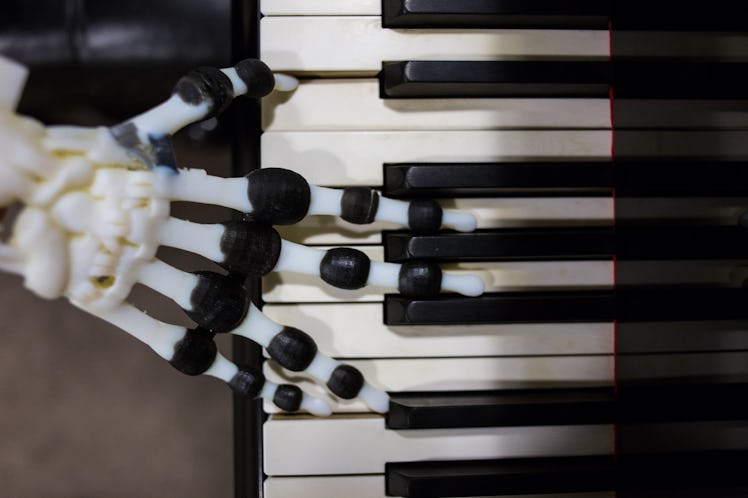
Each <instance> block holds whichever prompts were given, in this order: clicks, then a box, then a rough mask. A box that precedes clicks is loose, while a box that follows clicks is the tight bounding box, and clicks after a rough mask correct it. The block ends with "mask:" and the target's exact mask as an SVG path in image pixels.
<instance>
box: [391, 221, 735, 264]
mask: <svg viewBox="0 0 748 498" xmlns="http://www.w3.org/2000/svg"><path fill="white" fill-rule="evenodd" d="M746 239H748V233H747V234H746ZM614 254H615V239H614V237H613V228H612V227H591V228H587V227H584V228H548V229H545V228H544V229H537V228H508V229H496V230H485V231H483V230H481V231H477V232H473V233H438V234H429V235H416V234H411V233H404V232H385V234H384V258H385V261H389V262H393V263H400V262H403V261H407V260H433V261H512V260H522V261H529V260H555V261H559V260H577V259H608V258H612V257H613V255H614ZM747 254H748V253H747Z"/></svg>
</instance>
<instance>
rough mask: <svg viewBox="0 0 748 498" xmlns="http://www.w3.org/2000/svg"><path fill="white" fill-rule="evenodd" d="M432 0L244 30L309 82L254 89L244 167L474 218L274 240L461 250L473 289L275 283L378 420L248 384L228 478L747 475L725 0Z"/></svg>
mask: <svg viewBox="0 0 748 498" xmlns="http://www.w3.org/2000/svg"><path fill="white" fill-rule="evenodd" d="M437 4H438V2H433V1H432V2H429V1H425V0H423V1H403V2H398V1H390V0H385V1H384V2H382V3H381V6H380V2H378V1H376V2H373V1H372V2H367V1H360V2H308V1H307V2H298V1H293V0H288V1H282V0H275V1H271V0H266V1H265V2H262V4H261V8H262V13H263V14H264V16H265V17H264V18H263V19H262V20H260V21H259V38H260V39H259V47H260V49H259V52H257V53H258V54H259V55H260V57H261V58H262V59H263V60H265V62H267V63H268V64H269V65H270V66H271V67H272V68H273V69H274V70H279V71H285V72H290V73H292V74H296V75H299V76H301V77H302V78H303V79H302V84H301V86H300V88H299V89H298V91H297V92H296V93H295V94H294V95H293V96H291V97H290V98H286V99H284V100H282V101H279V100H274V99H273V98H272V97H270V98H267V99H265V100H264V101H263V103H262V116H261V117H258V118H257V122H258V123H257V125H258V127H259V126H261V128H262V130H264V132H263V134H262V136H261V137H260V138H259V144H260V146H261V157H259V158H258V161H259V164H260V166H278V165H282V166H283V167H287V168H290V169H293V170H295V171H298V172H299V173H301V174H303V175H304V176H306V177H307V178H308V179H310V181H312V182H313V183H318V184H321V185H328V186H340V187H342V186H348V185H368V186H374V187H377V188H380V189H381V190H382V192H383V194H384V195H388V196H391V197H399V198H413V197H420V196H424V197H428V196H434V197H438V198H440V199H441V200H442V203H443V204H444V205H446V206H449V207H459V208H466V209H473V210H474V211H475V212H476V213H477V214H478V216H479V220H480V221H479V230H478V232H476V233H475V234H469V235H463V234H454V233H441V234H438V235H435V236H417V235H413V234H410V233H406V232H402V231H392V227H388V226H381V227H376V230H369V229H364V230H362V229H361V228H359V227H353V226H351V225H349V224H345V223H341V222H339V221H335V220H327V219H321V220H315V221H311V220H310V221H309V223H302V224H301V225H299V226H294V227H289V228H287V229H284V231H283V236H284V237H286V238H289V239H290V240H294V241H296V242H303V243H307V244H314V245H320V246H334V245H339V244H346V245H354V246H357V247H358V248H359V249H361V250H363V251H364V252H366V253H367V254H369V255H370V256H371V257H372V258H374V259H380V260H386V261H404V260H409V259H429V260H435V261H439V262H440V263H443V264H444V265H445V266H447V267H451V268H456V269H465V270H468V269H469V270H470V271H477V272H479V273H481V275H482V276H483V277H484V280H485V281H486V283H487V285H488V293H487V294H486V295H485V296H484V297H482V298H478V299H461V298H456V297H453V296H443V297H441V298H439V299H430V300H411V299H405V298H402V297H400V296H397V295H384V294H383V293H382V292H377V289H368V290H366V291H361V292H354V293H345V294H344V293H339V292H336V291H334V290H333V289H331V288H327V287H319V283H318V282H316V281H313V280H310V279H306V278H299V277H295V276H286V275H284V276H282V277H276V276H274V277H272V278H267V279H265V281H264V282H263V283H262V286H261V292H258V296H257V297H258V299H261V300H262V302H264V303H265V306H264V310H265V312H266V313H268V314H269V315H270V316H271V317H273V318H275V319H277V320H281V321H284V322H285V323H289V324H290V325H292V326H297V327H302V326H303V327H305V330H307V331H309V332H310V334H312V335H313V336H314V337H315V338H316V339H317V340H318V342H319V345H320V349H321V350H322V351H325V352H326V353H328V354H330V355H332V356H334V357H337V358H345V359H346V361H350V362H351V363H352V364H354V365H355V366H357V367H359V368H360V369H361V370H362V372H364V374H365V375H366V377H367V378H368V379H370V380H371V381H372V382H373V383H374V384H375V385H378V386H381V387H383V388H385V389H387V390H388V391H390V392H391V394H392V403H391V410H390V413H389V414H388V415H387V416H385V417H384V418H382V417H379V416H375V415H371V414H367V413H366V410H365V409H364V407H363V406H362V405H361V404H360V403H358V402H355V401H354V402H338V404H337V405H336V406H337V408H336V412H337V413H336V414H335V415H333V416H332V417H330V418H328V419H317V418H311V417H306V416H288V415H283V414H278V413H273V410H272V408H271V407H269V406H266V407H265V408H266V409H267V410H268V411H269V412H271V413H270V415H269V416H263V415H260V414H259V409H260V408H259V406H257V404H255V405H254V406H250V405H242V406H243V407H242V406H240V407H239V408H238V415H239V417H245V416H247V414H248V412H250V414H253V415H255V419H254V420H253V421H252V422H251V424H255V423H259V422H261V421H264V424H263V425H262V427H259V426H257V425H250V424H248V422H247V419H244V418H240V420H238V426H237V427H238V429H239V432H238V435H239V436H240V438H243V439H240V440H239V441H238V442H237V445H238V446H237V447H238V448H239V453H238V455H239V457H240V458H239V460H238V462H237V464H238V468H237V472H238V473H239V481H238V486H237V491H238V495H239V496H265V497H266V498H277V497H287V496H302V495H303V496H315V497H316V496H319V497H323V496H324V497H332V496H341V497H342V496H357V497H366V498H368V497H371V498H375V497H376V498H379V497H383V496H385V495H386V496H410V497H430V496H486V495H491V496H508V495H528V494H544V495H545V494H548V493H551V494H553V495H556V496H562V495H563V496H582V495H584V496H587V493H589V496H595V497H598V496H614V495H615V494H616V493H617V495H620V496H686V495H689V496H690V495H691V493H695V494H693V496H703V495H704V493H706V494H708V495H709V496H739V495H741V494H744V493H745V490H746V488H745V486H746V484H747V483H746V478H745V477H743V475H744V473H742V472H741V471H740V468H739V465H738V464H737V462H740V461H741V459H742V458H744V457H745V451H746V450H748V439H746V415H747V414H746V410H745V409H744V408H743V406H742V404H741V402H740V400H741V398H742V396H743V395H744V394H745V393H748V385H746V384H745V382H746V380H747V378H746V373H748V367H746V365H748V362H746V359H748V358H746V353H745V351H746V349H747V348H746V346H748V328H747V327H746V325H748V321H747V319H748V312H746V311H745V310H746V307H745V306H743V305H742V303H744V302H745V300H746V298H748V293H746V291H745V290H744V289H743V281H744V280H745V277H746V274H745V263H746V259H747V258H746V255H747V254H748V253H747V252H746V251H745V249H748V234H746V232H745V229H744V228H743V225H745V223H743V224H742V225H741V220H742V219H743V218H744V216H743V213H744V212H745V211H746V208H747V207H748V206H747V205H746V203H745V200H744V199H745V195H746V189H747V187H746V185H748V183H747V182H746V181H745V180H746V179H748V173H745V163H744V162H743V161H745V159H746V155H747V154H746V152H748V146H747V145H746V143H748V141H746V138H748V136H746V133H745V131H744V130H745V129H746V125H747V124H748V119H746V113H745V109H746V100H745V99H746V85H745V83H746V77H745V76H746V75H748V66H746V65H745V64H744V61H745V59H746V56H747V55H748V39H746V37H745V36H744V35H743V34H742V33H739V32H736V31H738V30H739V29H742V25H743V24H742V21H741V22H739V21H738V19H739V18H740V16H738V15H737V12H736V11H735V10H734V8H732V7H731V6H730V4H729V3H727V2H717V5H715V8H714V9H713V10H711V11H709V12H707V13H704V12H703V11H700V12H698V13H697V14H696V13H691V12H688V11H686V9H684V8H683V7H682V6H680V5H678V4H676V3H674V2H660V3H659V4H658V5H655V6H652V5H649V4H645V3H644V2H627V3H626V5H625V6H624V2H616V3H615V4H609V3H605V2H585V1H578V2H564V3H563V5H560V4H558V3H557V2H542V1H539V2H530V3H528V2H516V3H515V2H491V1H475V2H454V3H452V4H448V6H447V7H443V8H442V11H441V12H440V10H439V9H438V8H434V6H435V5H437ZM442 4H444V3H443V2H442ZM444 5H447V4H444ZM502 8H504V9H506V11H503V12H501V13H499V14H497V15H490V14H489V13H488V12H495V11H496V10H498V11H501V9H502ZM336 9H337V10H336ZM381 9H383V10H384V16H383V17H384V19H382V17H380V12H381ZM409 9H410V10H409ZM450 9H454V11H453V12H451V13H450V12H444V11H445V10H446V11H449V10H450ZM471 9H473V10H474V11H473V12H472V13H471V12H470V11H471ZM481 9H487V10H481ZM492 9H493V10H492ZM512 9H514V10H512ZM611 12H612V13H613V14H612V21H610V19H611ZM644 13H646V14H644ZM609 21H610V24H609ZM383 23H384V26H385V27H383V26H382V24H383ZM611 26H612V28H613V29H612V31H610V29H609V28H610V27H611ZM658 30H659V31H658ZM255 48H256V47H255ZM611 55H612V58H611ZM444 61H449V62H444ZM259 121H261V125H260V124H259ZM237 346H239V345H237ZM243 354H244V353H243V352H242V351H241V350H240V351H239V357H240V358H242V357H244V356H242V355H243ZM254 354H255V359H258V354H259V353H258V352H257V351H255V352H254ZM245 358H246V357H245ZM266 373H267V374H268V375H269V376H270V377H271V378H293V379H294V380H301V381H302V382H304V381H303V379H296V378H295V377H294V374H293V373H291V372H284V371H280V370H272V369H270V368H266ZM305 387H306V388H309V389H311V390H314V386H313V385H312V384H311V383H306V384H305ZM334 401H339V400H334ZM240 405H241V404H240ZM247 436H249V437H247ZM260 441H262V451H261V452H258V453H255V456H256V459H254V460H252V459H251V458H247V457H248V455H249V454H250V453H252V449H253V448H255V446H254V445H257V444H258V443H259V442H260ZM245 458H246V460H245ZM263 479H264V482H263ZM697 490H698V491H697ZM263 493H264V494H263ZM647 493H649V494H647Z"/></svg>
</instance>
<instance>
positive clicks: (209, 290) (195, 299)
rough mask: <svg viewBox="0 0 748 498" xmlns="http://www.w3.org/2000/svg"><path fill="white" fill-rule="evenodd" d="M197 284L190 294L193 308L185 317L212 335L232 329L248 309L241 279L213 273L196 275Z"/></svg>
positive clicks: (247, 296) (247, 299) (246, 296)
mask: <svg viewBox="0 0 748 498" xmlns="http://www.w3.org/2000/svg"><path fill="white" fill-rule="evenodd" d="M196 275H197V276H198V281H197V285H195V288H194V289H193V290H192V294H191V295H190V304H191V305H192V309H190V310H185V311H186V313H187V315H188V316H189V317H190V318H192V319H193V320H194V321H195V323H197V324H198V325H200V326H201V327H203V328H205V329H208V330H210V331H211V332H214V333H222V332H230V331H232V330H234V329H235V328H236V327H237V326H238V325H239V324H240V323H241V322H242V320H244V317H246V316H247V311H248V309H249V294H248V292H247V289H245V287H244V282H243V279H242V278H241V277H238V276H235V275H228V276H225V275H221V274H219V273H213V272H207V271H206V272H196Z"/></svg>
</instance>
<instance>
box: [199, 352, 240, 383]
mask: <svg viewBox="0 0 748 498" xmlns="http://www.w3.org/2000/svg"><path fill="white" fill-rule="evenodd" d="M238 371H239V367H237V366H236V365H235V364H234V363H232V362H231V361H229V360H228V359H227V358H226V357H225V356H223V355H222V354H220V353H217V354H216V358H215V360H213V364H212V365H211V366H210V368H208V369H207V370H206V371H205V372H203V375H209V376H211V377H215V378H217V379H221V380H222V381H224V382H231V379H233V378H234V376H235V375H236V373H237V372H238Z"/></svg>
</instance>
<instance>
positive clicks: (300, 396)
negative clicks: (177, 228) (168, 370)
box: [84, 304, 331, 416]
mask: <svg viewBox="0 0 748 498" xmlns="http://www.w3.org/2000/svg"><path fill="white" fill-rule="evenodd" d="M84 309H85V308H84ZM86 311H88V312H90V313H92V314H93V315H95V316H98V317H99V318H101V319H103V320H105V321H107V322H110V323H112V324H113V325H116V326H117V327H119V328H120V329H122V330H124V331H126V332H127V333H129V334H130V335H132V336H134V337H135V338H137V339H139V340H140V341H142V342H144V343H145V344H147V345H148V346H150V347H151V349H153V350H154V351H155V352H156V353H157V354H158V355H159V356H161V357H162V358H164V359H165V360H167V361H168V362H169V363H170V364H171V365H172V366H173V367H174V368H176V369H177V370H179V371H180V372H182V373H184V374H187V375H209V376H211V377H216V378H218V379H221V380H223V381H224V382H226V383H227V384H228V385H229V386H230V387H231V389H232V390H234V392H237V393H239V394H241V395H243V396H245V397H247V398H250V399H251V398H257V397H261V398H265V399H267V400H270V401H272V402H273V403H274V404H275V405H276V406H277V407H278V408H280V409H281V410H284V411H287V412H295V411H299V410H302V411H307V412H309V413H312V414H314V415H323V416H324V415H329V414H330V412H331V410H330V406H329V405H328V404H327V403H326V402H325V401H323V400H321V399H318V398H315V397H313V396H311V395H309V394H307V393H304V392H303V391H302V390H301V389H299V388H298V387H297V386H294V385H290V384H280V385H278V384H275V383H273V382H271V381H269V380H266V379H265V376H264V375H263V373H262V372H261V371H259V370H257V369H248V368H239V367H238V366H237V365H235V364H234V363H232V362H231V361H229V360H228V359H226V358H225V357H224V356H223V355H221V354H220V353H219V352H218V350H217V348H216V344H215V341H214V340H213V337H214V335H215V334H214V333H213V332H211V331H209V330H206V329H204V328H199V327H198V328H196V329H185V328H183V327H179V326H177V325H170V324H167V323H163V322H160V321H158V320H156V319H155V318H152V317H150V316H148V315H146V314H145V313H143V312H142V311H140V310H138V309H137V308H135V307H134V306H132V305H129V304H122V305H120V306H118V307H116V308H109V309H90V308H89V309H86Z"/></svg>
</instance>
